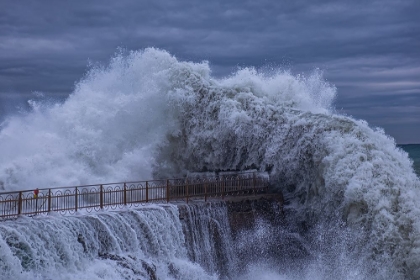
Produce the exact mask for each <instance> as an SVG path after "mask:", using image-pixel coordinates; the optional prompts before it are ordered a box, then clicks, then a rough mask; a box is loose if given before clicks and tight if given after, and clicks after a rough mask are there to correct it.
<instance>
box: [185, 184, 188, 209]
mask: <svg viewBox="0 0 420 280" xmlns="http://www.w3.org/2000/svg"><path fill="white" fill-rule="evenodd" d="M185 195H186V196H187V203H188V179H185Z"/></svg>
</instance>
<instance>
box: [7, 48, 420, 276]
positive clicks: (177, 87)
mask: <svg viewBox="0 0 420 280" xmlns="http://www.w3.org/2000/svg"><path fill="white" fill-rule="evenodd" d="M335 93H336V90H335V88H334V87H333V86H331V85H330V84H328V83H327V82H325V81H324V80H323V78H322V75H321V73H319V72H318V71H315V72H314V73H313V74H312V75H309V76H299V75H298V76H294V75H292V74H290V73H288V72H284V71H280V70H279V71H274V72H273V73H259V72H257V71H256V70H254V69H242V70H240V71H238V72H237V73H235V74H233V75H232V76H231V77H229V78H225V79H216V78H213V77H212V76H211V71H210V68H209V65H208V64H207V63H191V62H180V61H178V60H177V59H176V58H175V57H173V56H171V55H169V54H168V53H167V52H165V51H161V50H156V49H146V50H144V51H139V52H132V53H130V54H129V55H122V54H120V55H116V56H115V57H114V58H113V59H112V60H111V62H110V64H109V65H108V66H107V67H94V68H93V69H91V70H90V71H89V73H87V75H86V77H84V78H83V79H82V80H81V81H80V82H79V83H78V84H77V86H76V89H75V91H74V92H73V94H72V95H71V96H70V97H69V98H68V99H67V100H66V101H65V102H64V103H62V104H55V105H51V104H48V103H37V102H31V105H32V107H33V110H32V111H31V112H29V113H27V114H23V115H20V116H14V117H9V118H8V119H7V120H6V121H5V122H4V123H3V124H2V128H1V131H0V154H1V157H0V184H1V187H2V188H3V189H5V190H18V189H27V188H35V187H40V188H45V187H57V186H62V185H83V184H89V183H98V182H111V181H122V180H139V179H143V180H144V179H150V178H152V177H155V178H157V177H159V178H167V177H178V176H180V175H186V174H188V173H190V172H202V171H217V170H246V169H258V170H260V171H268V172H269V173H270V178H271V183H272V186H273V188H277V189H280V190H281V191H282V192H283V194H284V196H285V199H286V202H287V205H286V208H285V211H286V213H287V215H286V216H287V217H288V218H287V220H288V222H287V223H286V225H284V227H285V228H287V229H288V230H287V232H284V234H285V235H286V236H290V235H293V234H297V235H298V236H299V238H301V239H302V241H301V244H306V245H305V247H307V251H308V252H310V253H309V254H308V256H298V257H296V258H297V259H296V258H295V257H293V258H292V257H291V260H290V264H289V265H284V266H282V265H279V264H278V263H276V262H274V261H273V262H271V263H269V262H264V261H259V260H258V259H255V260H254V261H253V262H252V264H251V265H250V266H249V269H248V272H249V274H248V275H247V276H246V275H245V276H243V277H248V279H252V278H255V277H254V276H253V275H254V274H253V273H255V275H261V273H262V272H265V273H267V274H264V273H262V274H263V275H267V277H268V278H270V277H272V278H274V279H332V278H334V277H339V278H340V277H341V278H343V277H344V278H345V279H400V278H401V279H402V278H407V279H419V278H420V218H419V217H420V211H419V205H418V203H417V202H416V198H417V197H420V192H419V189H420V182H419V179H418V177H416V175H415V173H414V172H413V166H412V165H413V163H412V161H410V160H409V158H408V156H407V154H406V153H405V152H403V151H402V150H401V149H399V148H397V147H396V145H395V142H394V140H393V139H392V138H390V137H388V136H387V135H385V134H384V132H383V131H382V130H380V129H376V128H375V129H372V128H371V127H369V126H368V124H367V123H366V122H364V121H360V120H355V119H353V118H351V117H347V116H342V115H339V114H336V113H335V112H334V110H333V108H332V102H333V100H334V97H335ZM37 222H38V221H37ZM261 228H262V229H261V231H262V232H263V233H261V234H266V235H267V238H265V239H264V240H265V241H264V242H266V241H267V240H269V239H270V236H274V235H275V233H276V232H278V229H277V230H270V229H269V227H268V226H266V227H264V226H262V227H261ZM158 232H159V231H158ZM257 232H258V231H257ZM249 234H251V235H252V234H254V233H249ZM203 238H204V237H203ZM273 239H275V238H273ZM294 240H296V238H295V239H294ZM63 242H64V241H63ZM261 242H263V241H261ZM264 242H263V243H264ZM264 244H266V243H264ZM272 246H278V243H276V244H272ZM282 246H283V247H284V246H286V247H287V244H283V245H282ZM302 246H303V245H302ZM291 250H292V249H291ZM182 254H184V255H182ZM182 254H181V253H180V255H179V256H181V257H180V259H182V260H184V259H185V256H186V254H187V253H185V252H184V253H182ZM187 255H188V254H187ZM7 257H8V258H11V257H10V255H7ZM190 257H191V256H190ZM128 258H129V257H128ZM2 259H3V258H2ZM261 259H264V258H262V257H261ZM56 261H58V260H55V259H54V260H50V265H51V266H52V267H56V266H57V265H58V266H59V261H58V264H56V263H55V262H56ZM109 261H110V260H109V259H107V260H103V262H104V263H106V262H109ZM98 262H99V261H98ZM158 262H159V261H158ZM6 263H8V262H6ZM15 263H16V261H14V260H13V259H10V266H14V265H16V264H15ZM81 263H82V264H83V262H81ZM102 265H104V266H106V265H105V264H102ZM186 265H187V266H189V265H191V264H189V263H188V264H186ZM205 266H206V265H204V267H205ZM74 267H75V268H74V269H71V268H69V271H73V272H74V273H76V274H77V273H81V272H80V271H83V270H86V269H88V267H82V266H79V267H77V265H76V264H75V265H74ZM76 267H77V268H76ZM267 267H268V268H267ZM277 267H281V268H282V269H283V271H284V274H281V271H282V270H280V272H279V270H278V269H277ZM207 268H208V267H207ZM290 268H291V269H292V270H294V272H293V273H289V272H288V270H290ZM195 269H203V268H202V267H201V266H198V268H197V267H195V266H194V265H192V267H191V271H195ZM57 271H60V269H58V268H57ZM315 271H318V272H317V273H316V274H314V273H315ZM320 271H321V272H320ZM69 273H70V272H69ZM192 273H193V272H192ZM279 273H280V274H279ZM82 274H83V273H81V275H82ZM296 275H298V276H296ZM311 275H312V276H313V275H315V276H314V278H311V277H312V276H311ZM329 275H330V276H329ZM331 275H332V276H331ZM81 277H82V276H81ZM209 277H212V276H209ZM290 277H292V278H290ZM296 277H297V278H296ZM268 278H267V279H268ZM63 279H65V278H63ZM80 279H83V278H80ZM91 279H94V278H91ZM190 279H193V278H190Z"/></svg>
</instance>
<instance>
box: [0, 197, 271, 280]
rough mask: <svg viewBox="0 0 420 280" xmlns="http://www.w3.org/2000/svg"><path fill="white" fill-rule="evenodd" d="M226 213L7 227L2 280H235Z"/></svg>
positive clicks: (174, 211) (146, 213) (147, 211)
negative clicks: (233, 279)
mask: <svg viewBox="0 0 420 280" xmlns="http://www.w3.org/2000/svg"><path fill="white" fill-rule="evenodd" d="M238 203H239V204H240V203H241V202H235V203H234V204H238ZM261 203H262V204H264V205H265V206H266V207H267V208H270V209H277V210H276V211H277V212H278V206H276V205H277V204H273V202H272V201H268V200H265V201H263V202H261ZM261 203H260V204H261ZM273 207H274V208H273ZM276 207H277V208H276ZM228 212H229V211H228V208H227V205H226V203H225V202H212V203H204V202H202V203H198V204H197V203H195V204H194V203H193V204H189V205H187V204H180V205H178V206H175V205H169V204H168V205H149V206H144V207H141V208H138V209H133V210H127V211H121V212H110V213H105V212H104V213H99V214H94V215H93V214H87V215H83V216H74V217H62V216H57V217H54V216H49V217H43V218H25V217H22V218H20V219H18V220H16V221H14V222H12V221H6V222H2V223H1V224H0V246H1V256H0V257H1V258H0V259H1V260H2V262H1V263H0V271H1V272H2V274H1V276H0V279H57V280H61V279H93V280H95V279H105V280H106V279H226V278H229V279H232V278H235V276H236V275H238V274H239V273H240V271H241V270H238V261H239V260H240V259H238V256H237V254H236V252H235V249H236V248H235V244H234V241H233V238H232V234H231V229H230V228H231V227H230V224H229V213H228ZM260 214H262V215H264V213H260Z"/></svg>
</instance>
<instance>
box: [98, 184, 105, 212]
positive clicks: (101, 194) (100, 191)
mask: <svg viewBox="0 0 420 280" xmlns="http://www.w3.org/2000/svg"><path fill="white" fill-rule="evenodd" d="M103 195H104V187H103V186H102V185H100V188H99V207H100V208H101V209H103V208H104V196H103Z"/></svg>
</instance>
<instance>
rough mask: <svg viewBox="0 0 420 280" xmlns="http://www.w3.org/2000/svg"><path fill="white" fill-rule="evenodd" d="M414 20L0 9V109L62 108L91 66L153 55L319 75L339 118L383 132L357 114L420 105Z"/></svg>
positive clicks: (330, 6)
mask: <svg viewBox="0 0 420 280" xmlns="http://www.w3.org/2000/svg"><path fill="white" fill-rule="evenodd" d="M418 14H420V2H419V1H417V0H406V1H391V0H385V1H379V0H377V1H361V0H360V1H359V0H357V1H319V0H315V1H303V0H297V1H271V0H261V1H250V0H246V1H205V2H203V1H201V2H197V1H165V0H157V1H153V2H149V1H134V0H127V1H109V0H104V1H53V0H47V1H29V0H22V1H14V2H11V1H10V2H2V3H1V4H0V102H2V103H3V105H2V106H0V108H1V107H3V108H4V107H5V105H4V104H6V103H7V102H9V101H10V100H12V99H15V100H17V99H23V100H24V99H25V98H26V97H27V96H30V95H31V94H32V92H34V91H40V92H44V93H45V96H46V97H47V98H48V97H53V98H56V97H57V98H60V96H61V98H64V97H65V96H67V95H68V94H69V93H70V92H71V91H72V90H73V87H74V83H75V82H76V81H77V80H78V79H80V78H81V77H82V76H83V73H84V72H85V71H86V69H87V63H88V61H89V60H91V61H94V62H95V61H98V62H103V63H106V61H108V59H109V57H110V56H112V55H113V53H114V52H115V51H116V50H117V48H118V47H124V48H127V49H131V50H136V49H142V48H145V47H149V46H152V47H158V48H162V49H165V50H167V51H169V52H170V53H172V54H174V55H175V56H176V57H178V58H179V59H182V60H193V61H201V60H208V61H210V64H211V66H212V69H213V72H214V75H216V76H224V75H228V74H229V73H230V72H231V71H232V70H234V69H236V68H237V67H245V66H255V67H258V68H261V69H263V68H264V67H267V65H273V66H274V67H278V66H280V67H285V68H291V69H292V70H293V71H295V72H308V71H311V70H312V69H314V68H316V67H319V68H321V69H324V70H325V77H326V78H327V79H328V80H329V81H330V82H331V83H333V84H335V85H336V86H337V88H338V91H339V97H338V99H337V106H338V107H339V108H343V110H345V112H346V113H349V114H352V115H354V116H365V117H366V118H367V120H368V121H370V120H372V121H373V122H374V124H375V125H377V124H378V125H382V126H384V127H386V124H387V122H389V120H388V119H387V112H389V111H387V110H379V111H378V114H377V116H373V115H367V114H363V112H362V111H361V110H358V109H357V106H355V105H354V104H356V103H357V102H360V103H362V104H369V106H373V107H374V106H375V104H376V105H377V104H379V103H380V104H381V106H383V107H386V106H387V104H388V103H386V100H388V101H389V102H392V101H391V100H390V99H387V98H386V96H390V95H395V96H396V97H395V98H397V99H398V98H399V100H400V101H399V102H400V104H399V106H406V102H405V101H404V100H405V99H407V100H410V98H414V100H412V101H411V102H420V101H419V100H418V99H417V98H416V97H415V96H418V95H419V94H420V92H419V84H418V77H419V76H420V74H419V68H418V66H419V62H420V55H419V53H420V52H419V49H420V18H419V17H418ZM413 96H414V97H413ZM10 102H11V101H10ZM417 104H419V103H417ZM363 106H365V107H366V106H368V105H363ZM377 107H378V106H377ZM379 107H380V106H379ZM0 110H1V109H0ZM0 114H1V112H0ZM401 114H403V113H401ZM413 114H414V113H413V112H411V111H410V112H408V111H407V113H406V114H405V117H406V118H407V120H408V119H409V118H410V116H412V115H413ZM395 137H399V136H398V135H396V136H395ZM413 139H414V138H413ZM418 139H419V138H416V139H414V140H416V141H417V140H418ZM418 142H420V140H419V141H418Z"/></svg>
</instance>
